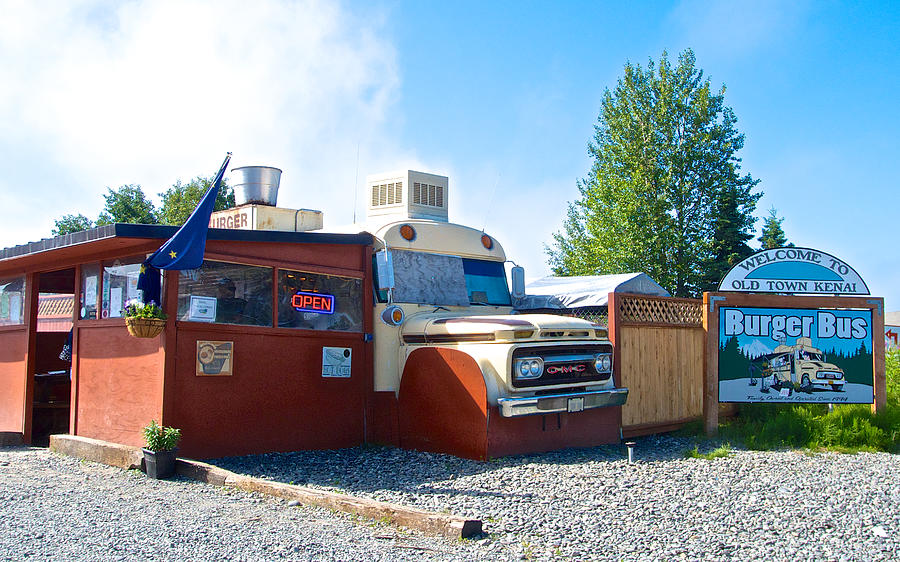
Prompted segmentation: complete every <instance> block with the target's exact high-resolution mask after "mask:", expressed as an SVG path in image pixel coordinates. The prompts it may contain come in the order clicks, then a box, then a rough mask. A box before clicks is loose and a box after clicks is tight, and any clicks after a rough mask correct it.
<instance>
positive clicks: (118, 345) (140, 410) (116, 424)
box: [74, 320, 164, 446]
mask: <svg viewBox="0 0 900 562" xmlns="http://www.w3.org/2000/svg"><path fill="white" fill-rule="evenodd" d="M76 329H77V330H78V337H77V342H78V347H77V349H76V360H77V361H78V366H77V377H76V378H75V381H74V383H75V384H77V387H78V388H77V390H76V393H75V394H76V400H77V403H76V406H75V407H76V408H77V412H76V434H77V435H81V436H84V437H92V438H94V439H102V440H104V441H112V442H114V443H122V444H125V445H134V446H140V445H143V443H144V439H143V436H142V435H141V428H142V427H144V426H145V425H147V424H148V423H149V422H150V420H151V419H155V420H157V421H159V420H160V419H161V417H162V391H163V363H164V354H163V348H162V345H161V336H160V337H156V338H150V339H141V338H134V337H131V336H130V335H129V334H128V331H127V330H126V328H125V325H124V321H123V320H107V321H104V320H97V321H95V322H82V323H80V324H79V326H78V328H76Z"/></svg>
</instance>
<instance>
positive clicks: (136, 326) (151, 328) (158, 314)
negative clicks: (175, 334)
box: [125, 300, 166, 338]
mask: <svg viewBox="0 0 900 562" xmlns="http://www.w3.org/2000/svg"><path fill="white" fill-rule="evenodd" d="M125 326H126V327H127V328H128V333H129V334H131V335H132V336H134V337H136V338H155V337H156V336H158V335H159V334H160V333H161V332H162V331H163V328H165V326H166V314H165V313H164V312H163V311H162V309H161V308H160V307H159V306H158V305H157V304H156V303H155V302H153V301H150V302H148V303H146V304H145V303H142V302H140V301H137V300H132V301H129V302H128V305H127V306H126V307H125Z"/></svg>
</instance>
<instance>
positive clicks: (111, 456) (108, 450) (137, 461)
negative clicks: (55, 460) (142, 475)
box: [50, 435, 144, 470]
mask: <svg viewBox="0 0 900 562" xmlns="http://www.w3.org/2000/svg"><path fill="white" fill-rule="evenodd" d="M50 450H51V451H54V452H56V453H62V454H63V455H68V456H70V457H78V458H80V459H87V460H89V461H94V462H99V463H103V464H108V465H109V466H117V467H119V468H124V469H125V470H132V469H136V468H137V469H140V468H141V465H142V463H143V460H144V454H143V453H142V452H141V448H140V447H130V446H128V445H119V444H118V443H110V442H108V441H100V440H99V439H90V438H88V437H78V436H75V435H51V436H50Z"/></svg>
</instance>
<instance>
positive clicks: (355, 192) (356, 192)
mask: <svg viewBox="0 0 900 562" xmlns="http://www.w3.org/2000/svg"><path fill="white" fill-rule="evenodd" d="M358 200H359V141H356V178H354V180H353V224H356V205H357V201H358Z"/></svg>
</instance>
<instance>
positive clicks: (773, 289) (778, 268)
mask: <svg viewBox="0 0 900 562" xmlns="http://www.w3.org/2000/svg"><path fill="white" fill-rule="evenodd" d="M719 290H720V291H740V292H751V293H792V294H811V295H816V294H818V295H868V294H869V288H868V287H867V286H866V283H865V282H864V281H863V280H862V278H861V277H860V276H859V274H858V273H856V271H855V270H854V269H853V268H852V267H850V266H849V265H847V264H846V263H845V262H843V261H841V260H839V259H838V258H836V257H834V256H832V255H831V254H827V253H825V252H822V251H820V250H813V249H810V248H773V249H771V250H763V251H761V252H758V253H756V254H753V255H752V256H750V257H749V258H746V259H744V260H741V261H740V262H739V263H737V264H736V265H735V266H734V267H733V268H731V270H730V271H729V272H728V274H727V275H725V278H724V279H722V282H721V283H720V284H719Z"/></svg>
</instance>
